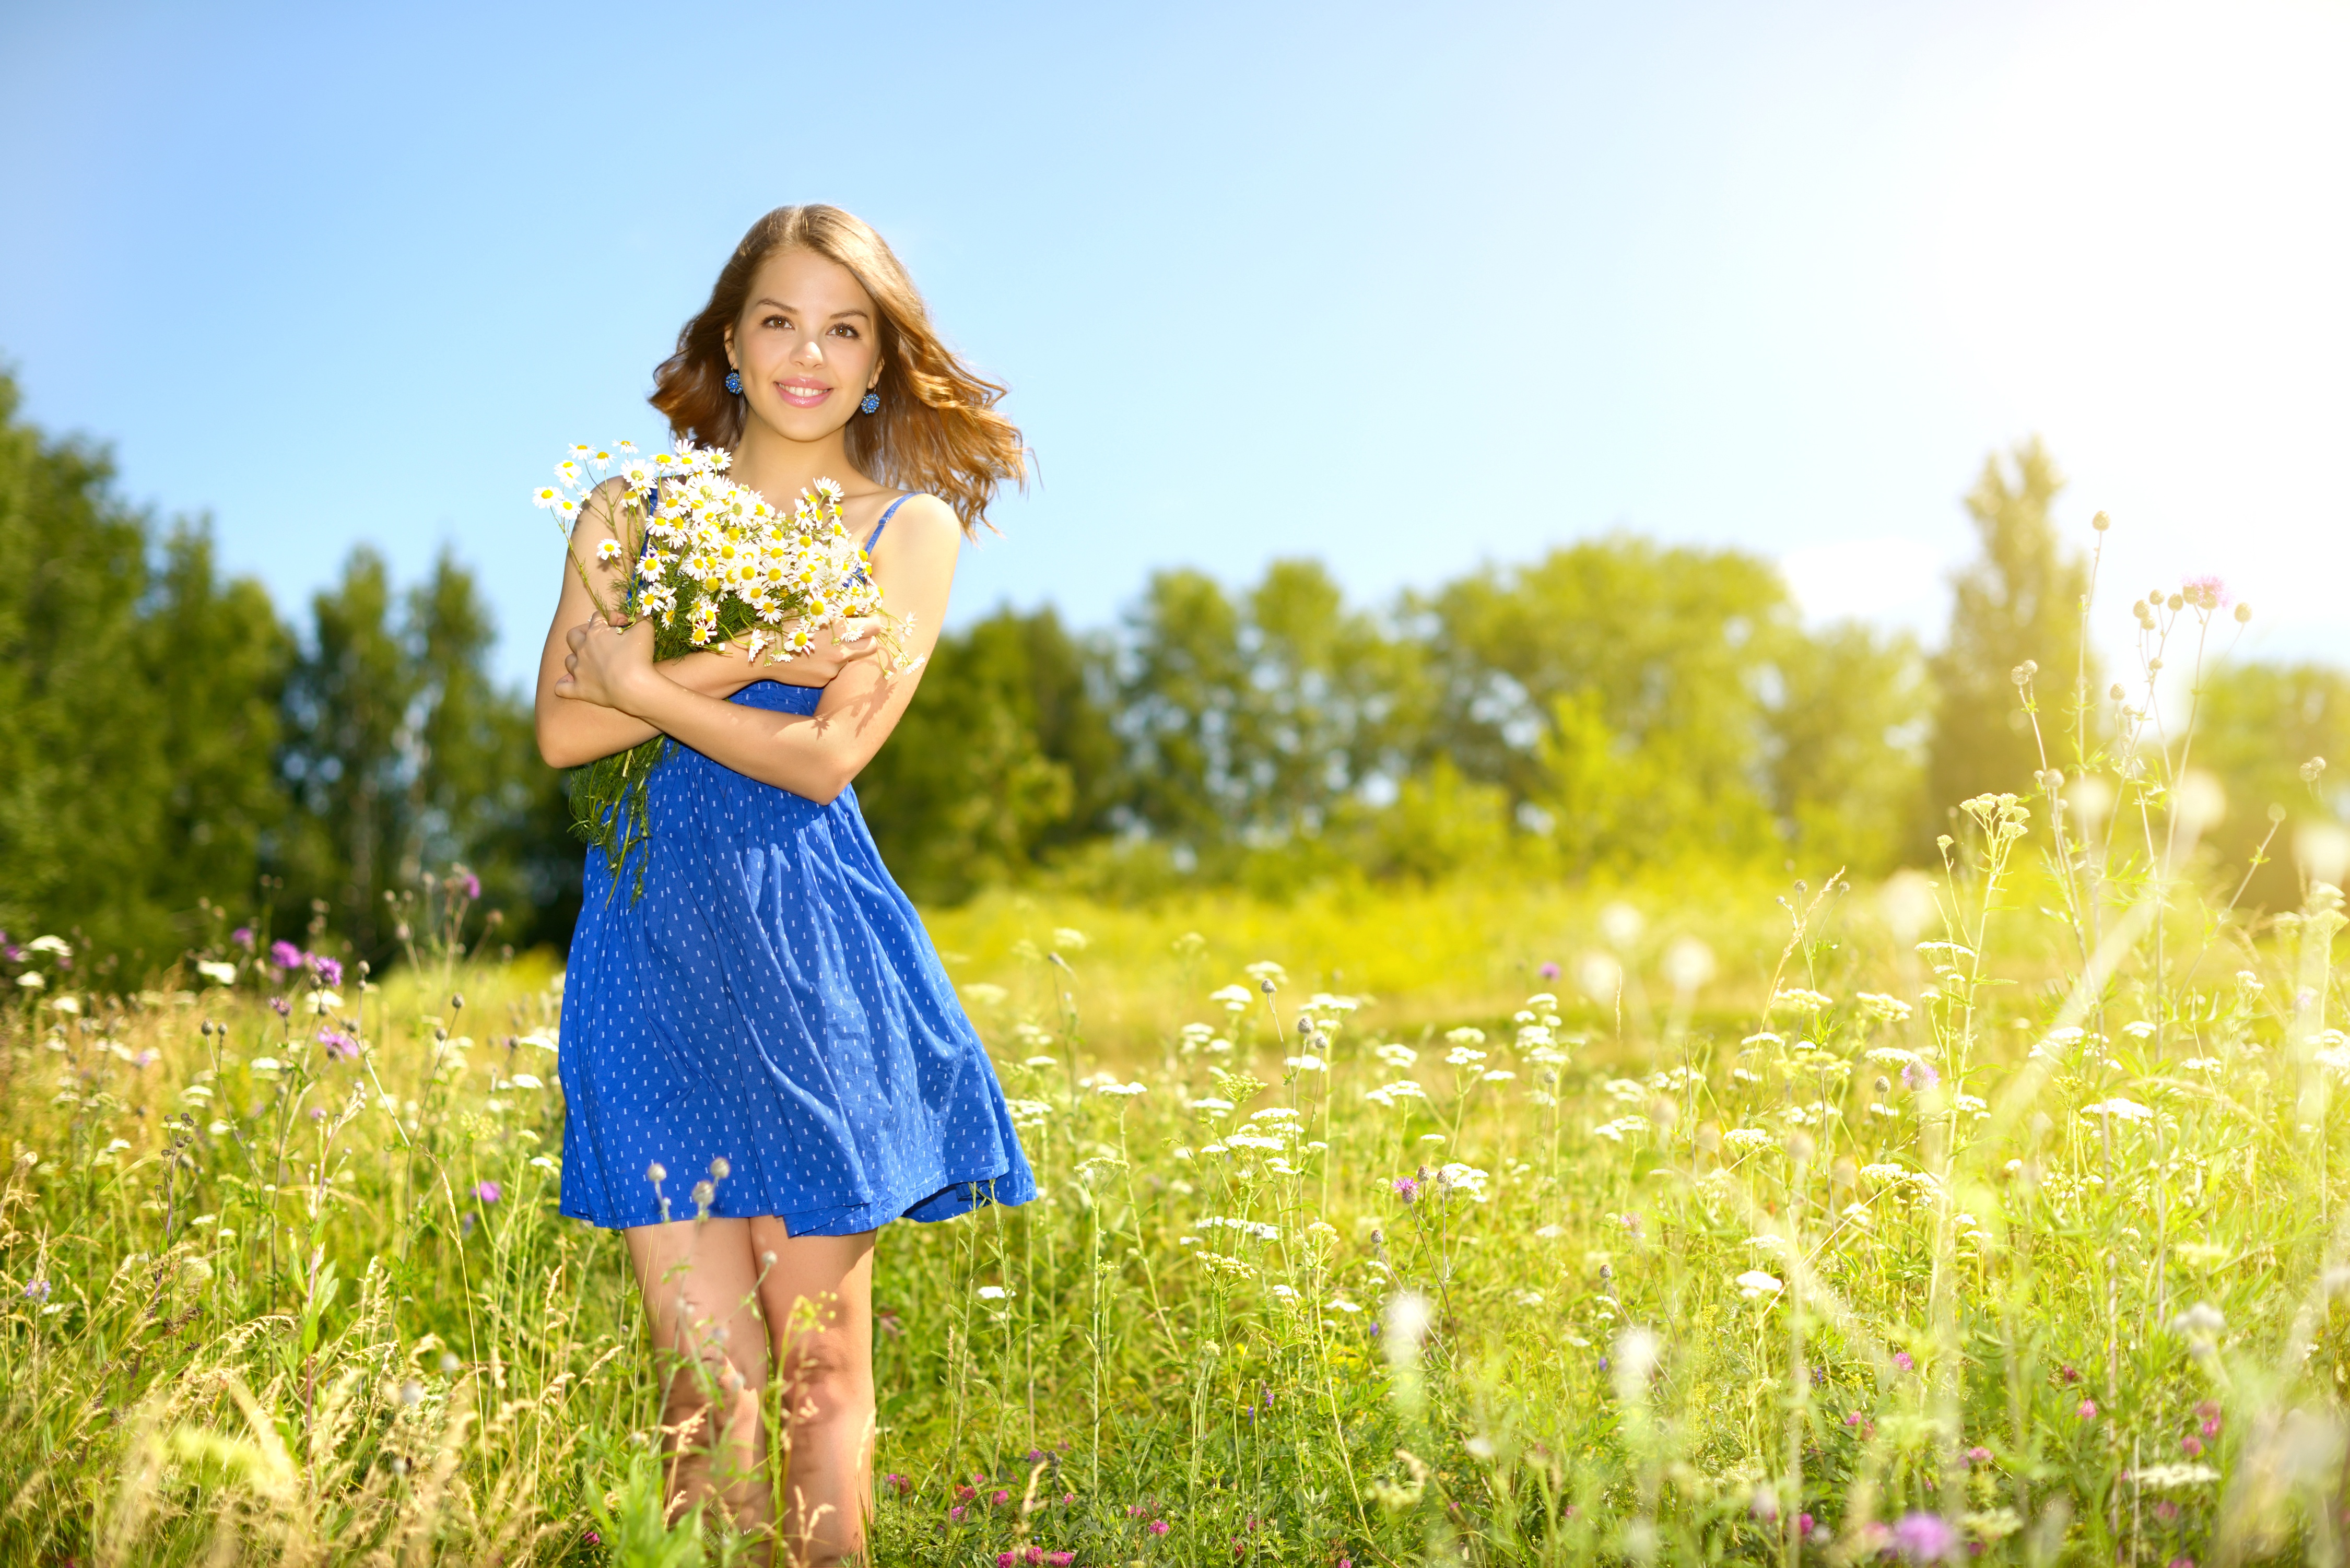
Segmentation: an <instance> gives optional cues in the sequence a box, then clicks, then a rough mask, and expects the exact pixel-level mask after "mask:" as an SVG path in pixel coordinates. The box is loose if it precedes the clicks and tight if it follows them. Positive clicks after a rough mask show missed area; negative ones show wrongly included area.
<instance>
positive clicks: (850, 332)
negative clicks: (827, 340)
mask: <svg viewBox="0 0 2350 1568" xmlns="http://www.w3.org/2000/svg"><path fill="white" fill-rule="evenodd" d="M833 330H834V331H835V332H837V333H839V334H840V335H841V336H842V337H856V336H857V328H856V327H851V326H849V325H848V324H847V322H843V323H841V324H840V325H839V326H838V327H834V328H833Z"/></svg>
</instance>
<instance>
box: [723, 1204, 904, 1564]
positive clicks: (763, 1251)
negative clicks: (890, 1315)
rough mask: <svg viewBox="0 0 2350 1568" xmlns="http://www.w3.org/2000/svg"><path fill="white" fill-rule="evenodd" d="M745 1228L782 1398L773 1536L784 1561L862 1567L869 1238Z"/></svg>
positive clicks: (774, 1224)
mask: <svg viewBox="0 0 2350 1568" xmlns="http://www.w3.org/2000/svg"><path fill="white" fill-rule="evenodd" d="M749 1223H750V1226H751V1246H752V1248H753V1250H754V1255H756V1256H757V1257H758V1258H759V1260H760V1262H761V1264H762V1266H763V1268H764V1274H763V1275H762V1277H761V1279H760V1282H759V1301H760V1305H761V1306H762V1307H763V1308H764V1311H765V1314H766V1320H767V1330H768V1334H770V1336H771V1340H772V1344H773V1346H774V1356H775V1369H776V1371H775V1381H776V1384H777V1386H779V1388H780V1389H781V1391H782V1396H783V1407H784V1417H785V1426H784V1428H783V1430H784V1433H785V1438H784V1441H785V1454H784V1460H785V1463H784V1466H783V1469H784V1488H783V1493H782V1499H781V1509H782V1518H781V1520H780V1521H778V1524H779V1528H778V1531H777V1533H778V1534H779V1535H780V1537H781V1538H782V1540H783V1542H784V1543H785V1550H786V1552H787V1553H788V1556H787V1561H789V1562H791V1563H794V1564H795V1565H797V1564H806V1568H832V1565H834V1564H837V1563H844V1562H849V1561H857V1560H859V1558H858V1554H859V1553H861V1552H863V1551H864V1549H865V1528H866V1513H867V1511H868V1508H869V1507H870V1500H871V1498H872V1495H873V1440H874V1408H873V1236H874V1233H873V1232H872V1231H860V1232H859V1233H858V1234H857V1235H854V1236H793V1235H790V1234H788V1233H787V1232H786V1231H785V1226H784V1222H783V1221H782V1220H775V1219H767V1220H751V1221H750V1222H749ZM769 1253H773V1254H774V1256H775V1262H773V1263H772V1264H768V1263H766V1262H765V1259H766V1256H767V1254H769Z"/></svg>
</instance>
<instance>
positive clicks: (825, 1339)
mask: <svg viewBox="0 0 2350 1568" xmlns="http://www.w3.org/2000/svg"><path fill="white" fill-rule="evenodd" d="M784 1367H785V1370H784V1378H785V1383H786V1385H787V1386H789V1388H790V1390H791V1395H792V1405H793V1408H794V1414H795V1418H797V1419H799V1420H802V1421H812V1420H813V1421H823V1420H833V1419H837V1418H839V1417H843V1416H852V1415H861V1414H862V1413H863V1412H864V1411H865V1410H866V1409H868V1407H870V1406H871V1405H872V1403H873V1357H872V1351H871V1347H870V1346H868V1345H857V1344H855V1343H853V1342H852V1341H851V1338H850V1336H849V1335H847V1334H841V1333H837V1332H833V1331H819V1332H816V1333H813V1334H796V1335H794V1336H793V1339H792V1342H791V1344H790V1345H788V1346H787V1347H786V1348H785V1355H784ZM802 1412H805V1414H803V1413H802Z"/></svg>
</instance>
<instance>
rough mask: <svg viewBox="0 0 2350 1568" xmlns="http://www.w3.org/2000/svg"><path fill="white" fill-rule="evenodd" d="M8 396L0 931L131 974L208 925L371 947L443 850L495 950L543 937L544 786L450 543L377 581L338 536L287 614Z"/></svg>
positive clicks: (553, 824)
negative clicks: (296, 616) (50, 937)
mask: <svg viewBox="0 0 2350 1568" xmlns="http://www.w3.org/2000/svg"><path fill="white" fill-rule="evenodd" d="M16 400H17V394H16V388H15V386H14V384H13V383H12V382H10V381H8V380H7V379H5V378H0V532H5V537H6V538H7V539H9V540H10V541H11V543H12V545H13V546H14V548H15V550H16V570H15V571H13V572H11V573H9V574H7V575H6V577H5V582H0V929H5V930H6V931H9V932H13V933H16V934H17V935H19V936H23V935H29V934H31V933H32V931H34V930H36V929H57V930H66V931H73V932H78V934H79V937H80V940H79V941H78V942H77V943H76V946H77V948H78V949H79V948H87V949H88V950H90V952H91V953H92V954H93V955H94V956H95V959H96V961H97V963H98V964H99V966H100V968H101V969H103V968H106V967H108V966H110V965H114V964H128V965H129V966H130V970H131V971H132V972H133V973H134V974H135V973H139V972H143V971H148V970H151V969H156V968H161V967H164V966H168V965H169V964H171V963H172V961H175V960H177V959H178V958H179V957H180V956H181V954H182V952H183V951H184V950H187V949H189V948H191V947H192V946H195V945H198V944H199V941H200V940H201V939H203V937H205V936H206V935H207V934H209V933H215V932H216V930H217V929H218V928H220V927H222V926H223V925H224V924H226V923H229V922H231V921H247V922H251V923H254V924H255V925H257V926H259V927H260V928H261V929H263V930H264V931H266V930H268V929H271V928H272V927H273V926H274V927H275V928H276V929H281V930H287V931H289V932H295V933H298V932H299V931H300V930H302V929H308V930H309V931H311V932H313V933H317V932H322V931H324V930H326V929H329V928H331V929H333V930H334V931H336V932H337V933H338V934H340V935H341V936H342V937H344V938H345V939H346V940H348V943H349V951H350V952H351V953H352V954H354V955H355V956H359V957H365V958H369V959H372V960H375V961H379V962H380V961H383V960H386V959H388V958H390V957H391V956H393V955H394V954H395V953H396V952H398V951H399V950H400V946H401V939H400V925H401V923H402V917H401V913H400V911H401V909H404V908H405V907H406V906H407V904H408V903H409V902H411V901H412V900H413V898H414V897H415V896H416V894H417V892H418V891H419V889H420V887H421V883H422V879H423V877H425V876H426V875H427V874H428V873H429V874H433V875H438V876H447V875H448V874H449V873H450V870H451V867H452V866H456V865H462V866H463V867H466V868H468V870H469V871H470V872H471V873H472V874H474V875H477V876H478V877H480V879H481V881H482V884H483V891H484V898H485V899H486V900H487V901H488V902H489V904H490V905H491V907H492V909H494V911H496V913H497V914H498V916H499V925H498V926H497V927H495V928H494V930H496V931H498V933H499V934H498V935H497V936H496V939H495V940H496V941H497V944H498V945H501V946H504V945H512V944H515V943H528V942H532V941H536V940H553V941H561V940H565V939H567V936H568V934H569V927H570V919H571V911H572V910H573V909H576V908H577V900H578V883H579V869H578V859H579V857H578V854H577V849H576V847H575V846H572V845H571V844H570V842H569V841H568V839H567V836H565V833H564V826H563V825H564V823H565V821H566V820H567V818H566V815H565V814H564V811H563V809H562V798H561V793H560V787H559V783H558V781H557V780H556V777H555V776H554V775H553V774H550V773H549V772H548V770H547V769H546V768H545V767H544V766H542V765H541V764H540V763H539V762H538V758H537V755H536V749H535V747H534V746H533V744H532V742H531V730H530V718H529V711H528V709H527V707H526V705H525V701H524V699H523V698H522V697H520V696H519V695H517V694H515V693H514V692H511V691H505V690H504V689H502V688H500V687H499V686H498V685H496V683H495V682H494V680H492V679H491V677H490V675H489V673H488V668H487V659H488V656H489V651H490V648H491V644H492V641H493V639H494V627H493V626H492V624H491V621H490V618H489V615H488V611H487V609H486V607H484V604H483V603H482V600H481V596H480V593H479V590H478V589H477V588H476V587H475V586H474V584H473V579H472V577H471V576H470V575H469V574H468V573H467V572H466V571H465V570H464V569H463V567H462V566H458V565H457V564H456V563H455V562H454V561H453V560H451V559H449V558H447V557H445V556H444V557H443V558H442V561H441V562H440V563H439V565H438V566H436V568H435V570H434V573H433V576H432V578H431V579H430V580H428V581H427V582H426V583H425V584H423V585H421V586H420V587H417V588H415V589H414V590H412V591H411V593H409V594H408V595H407V596H406V597H405V598H404V599H403V598H401V597H399V596H397V595H395V594H394V592H393V590H392V587H391V586H390V579H389V576H388V574H387V572H386V570H385V567H384V565H383V562H382V560H381V559H380V557H378V556H376V555H375V554H374V553H373V552H372V551H369V550H366V549H364V548H362V549H360V550H358V551H355V552H354V553H353V555H352V556H351V558H350V561H349V563H348V566H346V568H345V571H344V575H343V578H342V581H341V582H340V583H339V584H338V585H337V586H336V587H333V588H332V589H329V590H328V591H327V592H324V593H321V594H319V595H317V597H316V598H315V599H314V601H313V603H312V606H311V626H310V628H309V631H308V635H307V637H304V636H301V635H298V634H297V633H296V630H295V628H291V627H289V626H287V625H286V624H285V623H284V622H283V621H282V620H281V619H280V618H279V617H278V615H277V612H276V608H275V607H274V606H273V605H272V604H271V602H270V599H269V597H268V594H267V593H266V592H265V590H264V589H263V588H262V587H261V586H260V585H259V584H258V583H256V582H255V581H253V580H252V579H250V578H236V579H233V580H226V581H224V580H223V579H222V577H221V576H220V575H219V573H218V571H217V569H216V567H215V566H214V562H213V542H212V535H211V530H210V527H209V525H208V524H206V523H204V522H202V521H195V522H181V523H176V524H172V525H171V526H170V527H169V528H168V529H163V528H161V527H159V525H158V524H157V522H156V520H155V519H154V518H153V517H151V516H150V515H149V514H146V513H144V512H141V511H139V510H137V509H135V508H132V507H130V506H128V505H126V504H123V503H122V502H121V500H120V498H119V497H118V496H116V494H115V493H114V490H113V484H112V481H113V470H112V467H111V465H110V463H109V462H108V460H107V458H106V456H105V455H104V454H103V453H102V452H99V451H97V450H95V449H93V448H91V447H89V446H88V445H86V444H84V443H81V442H78V441H57V440H52V439H49V438H47V437H45V436H44V435H42V434H41V433H40V432H39V431H36V430H35V429H33V428H32V427H31V426H29V425H27V424H26V423H24V422H22V421H19V420H18V419H17V418H16ZM461 875H463V873H461ZM213 898H221V899H224V900H230V901H231V903H230V905H229V907H227V908H224V907H222V906H217V905H214V904H213V902H212V900H213Z"/></svg>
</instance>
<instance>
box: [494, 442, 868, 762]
mask: <svg viewBox="0 0 2350 1568" xmlns="http://www.w3.org/2000/svg"><path fill="white" fill-rule="evenodd" d="M618 494H619V482H618V481H607V482H606V483H604V484H602V485H599V486H598V488H597V491H596V495H597V497H598V499H597V500H595V501H593V502H591V504H589V505H587V506H586V507H583V508H582V509H581V510H580V514H579V521H578V523H577V525H576V526H575V527H574V528H573V530H572V535H571V553H572V556H573V557H574V558H575V560H576V561H577V566H574V564H573V562H570V561H567V562H566V563H565V564H564V574H563V597H561V598H560V599H559V600H558V601H557V602H556V607H555V619H554V622H553V624H552V625H550V626H549V627H548V628H547V629H546V647H545V648H544V649H542V650H541V651H540V653H539V659H538V684H537V692H536V702H535V711H536V721H537V732H538V753H539V755H540V756H541V757H543V758H544V759H546V763H547V765H548V766H550V767H557V768H571V767H577V766H579V765H580V764H581V763H591V762H594V761H595V760H596V759H597V758H598V757H608V756H610V755H612V754H613V753H615V752H624V751H627V750H628V749H629V747H631V746H634V745H638V744H640V743H642V742H646V741H649V740H650V739H652V738H653V737H654V736H655V735H657V734H659V733H660V731H659V730H657V729H655V728H654V727H653V726H652V725H650V724H649V723H646V722H644V721H642V720H640V719H636V718H632V717H630V716H629V714H626V713H623V712H620V711H619V710H617V709H614V708H608V707H605V706H603V705H601V704H598V703H596V702H590V701H567V700H566V699H565V698H563V697H558V696H557V695H556V691H555V686H556V682H557V681H559V680H562V679H563V678H564V674H565V670H564V662H565V660H566V659H567V658H568V657H569V655H570V651H571V643H572V641H573V640H574V639H576V635H577V628H580V627H583V626H588V625H593V624H596V623H598V621H599V620H600V617H599V616H598V613H597V609H596V605H595V601H594V600H592V599H590V598H589V597H587V587H586V586H585V585H583V584H582V583H581V582H580V580H579V570H578V567H579V566H584V567H585V568H586V570H587V576H588V578H589V579H590V580H591V581H593V582H594V583H595V584H596V591H597V592H598V593H599V594H601V595H602V596H603V599H604V603H605V604H606V605H607V606H608V607H614V608H617V607H619V602H620V598H621V597H622V595H623V594H625V593H626V592H627V589H628V573H629V569H630V562H629V555H628V549H627V546H628V544H629V541H627V540H625V539H623V540H620V541H619V542H620V545H621V547H622V548H621V556H620V557H619V559H618V560H615V561H611V562H604V561H601V560H599V559H598V546H600V545H601V544H602V543H603V541H605V540H607V539H610V538H613V537H615V535H614V533H613V527H612V520H611V516H610V510H609V509H610V508H611V506H612V505H613V504H615V503H616V501H617V497H618ZM848 629H849V630H852V631H853V630H855V629H856V628H855V627H854V626H852V627H851V628H848ZM871 651H872V647H871V645H870V644H869V643H866V644H864V645H862V646H859V645H858V644H856V643H855V642H853V641H852V642H850V643H849V644H848V646H847V647H845V648H842V649H838V650H837V651H836V650H835V649H832V648H831V647H830V646H829V645H827V646H822V647H819V648H818V649H813V650H811V651H810V652H809V653H807V654H803V655H801V656H800V657H798V658H796V659H793V660H791V661H790V662H789V663H787V664H772V663H768V662H765V661H764V660H763V661H762V662H761V663H760V664H758V665H757V666H756V667H755V668H754V667H753V665H752V663H751V661H750V659H747V658H746V657H744V656H743V652H742V650H741V649H739V648H737V649H731V650H730V651H727V652H724V653H720V652H715V651H705V652H700V653H689V654H687V655H685V656H684V657H683V658H681V659H663V660H661V661H660V664H659V665H658V666H657V667H656V668H657V669H659V670H660V673H661V674H662V675H663V676H664V677H666V678H667V679H668V680H671V682H673V683H674V684H676V685H677V686H679V687H681V688H682V689H684V690H686V691H692V692H695V693H698V694H700V695H702V696H704V697H708V698H711V699H712V700H716V701H723V700H724V699H726V698H728V697H732V696H733V695H734V693H736V692H737V691H742V690H743V688H744V687H745V686H748V685H751V684H752V683H753V682H754V681H759V680H777V681H781V682H783V683H784V684H785V685H789V686H823V685H826V684H827V683H829V682H830V681H831V680H834V679H835V678H836V677H837V675H838V674H839V673H840V670H842V669H843V668H845V667H846V666H847V665H848V664H850V663H852V662H854V661H855V660H857V659H860V658H863V657H865V656H866V655H868V654H869V653H870V652H871Z"/></svg>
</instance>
